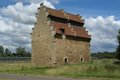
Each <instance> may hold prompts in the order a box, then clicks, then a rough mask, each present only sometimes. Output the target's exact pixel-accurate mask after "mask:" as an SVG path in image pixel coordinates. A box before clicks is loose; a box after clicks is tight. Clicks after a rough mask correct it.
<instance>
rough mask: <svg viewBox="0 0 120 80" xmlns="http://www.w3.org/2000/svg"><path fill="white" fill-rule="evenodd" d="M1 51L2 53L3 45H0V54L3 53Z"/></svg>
mask: <svg viewBox="0 0 120 80" xmlns="http://www.w3.org/2000/svg"><path fill="white" fill-rule="evenodd" d="M3 53H4V47H3V46H0V54H3Z"/></svg>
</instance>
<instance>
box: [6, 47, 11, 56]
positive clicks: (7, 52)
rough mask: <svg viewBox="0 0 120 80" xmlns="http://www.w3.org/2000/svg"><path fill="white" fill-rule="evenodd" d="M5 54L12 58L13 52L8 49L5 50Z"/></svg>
mask: <svg viewBox="0 0 120 80" xmlns="http://www.w3.org/2000/svg"><path fill="white" fill-rule="evenodd" d="M5 54H6V55H7V56H10V54H11V51H10V50H9V49H8V48H6V49H5Z"/></svg>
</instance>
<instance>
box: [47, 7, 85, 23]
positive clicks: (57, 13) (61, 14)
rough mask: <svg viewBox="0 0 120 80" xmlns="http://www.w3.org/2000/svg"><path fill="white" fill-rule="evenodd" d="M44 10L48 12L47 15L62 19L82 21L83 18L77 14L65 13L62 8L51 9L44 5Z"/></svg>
mask: <svg viewBox="0 0 120 80" xmlns="http://www.w3.org/2000/svg"><path fill="white" fill-rule="evenodd" d="M46 10H47V11H48V12H49V15H52V16H55V17H59V18H63V19H68V20H72V21H75V22H80V23H84V21H83V19H82V18H81V17H80V16H78V15H74V14H70V13H66V12H64V11H62V10H55V9H51V8H48V7H46Z"/></svg>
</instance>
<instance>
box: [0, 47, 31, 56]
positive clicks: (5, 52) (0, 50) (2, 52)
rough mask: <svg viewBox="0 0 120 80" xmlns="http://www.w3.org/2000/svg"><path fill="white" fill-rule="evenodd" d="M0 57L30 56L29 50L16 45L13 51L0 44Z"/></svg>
mask: <svg viewBox="0 0 120 80" xmlns="http://www.w3.org/2000/svg"><path fill="white" fill-rule="evenodd" d="M0 57H31V52H29V51H26V50H25V48H23V47H18V48H16V50H15V52H12V51H10V50H9V49H8V48H4V47H3V46H2V45H0Z"/></svg>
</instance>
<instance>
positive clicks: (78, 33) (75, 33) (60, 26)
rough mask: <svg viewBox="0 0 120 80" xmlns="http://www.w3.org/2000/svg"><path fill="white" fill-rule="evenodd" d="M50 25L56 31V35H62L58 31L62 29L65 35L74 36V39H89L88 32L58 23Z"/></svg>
mask: <svg viewBox="0 0 120 80" xmlns="http://www.w3.org/2000/svg"><path fill="white" fill-rule="evenodd" d="M51 25H53V27H54V28H55V30H56V33H58V34H63V33H62V32H61V31H60V29H64V31H65V33H64V34H65V35H68V36H74V37H81V38H90V35H88V32H87V31H86V30H85V29H84V28H82V27H81V28H79V27H70V26H69V25H68V24H64V23H59V22H51Z"/></svg>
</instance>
